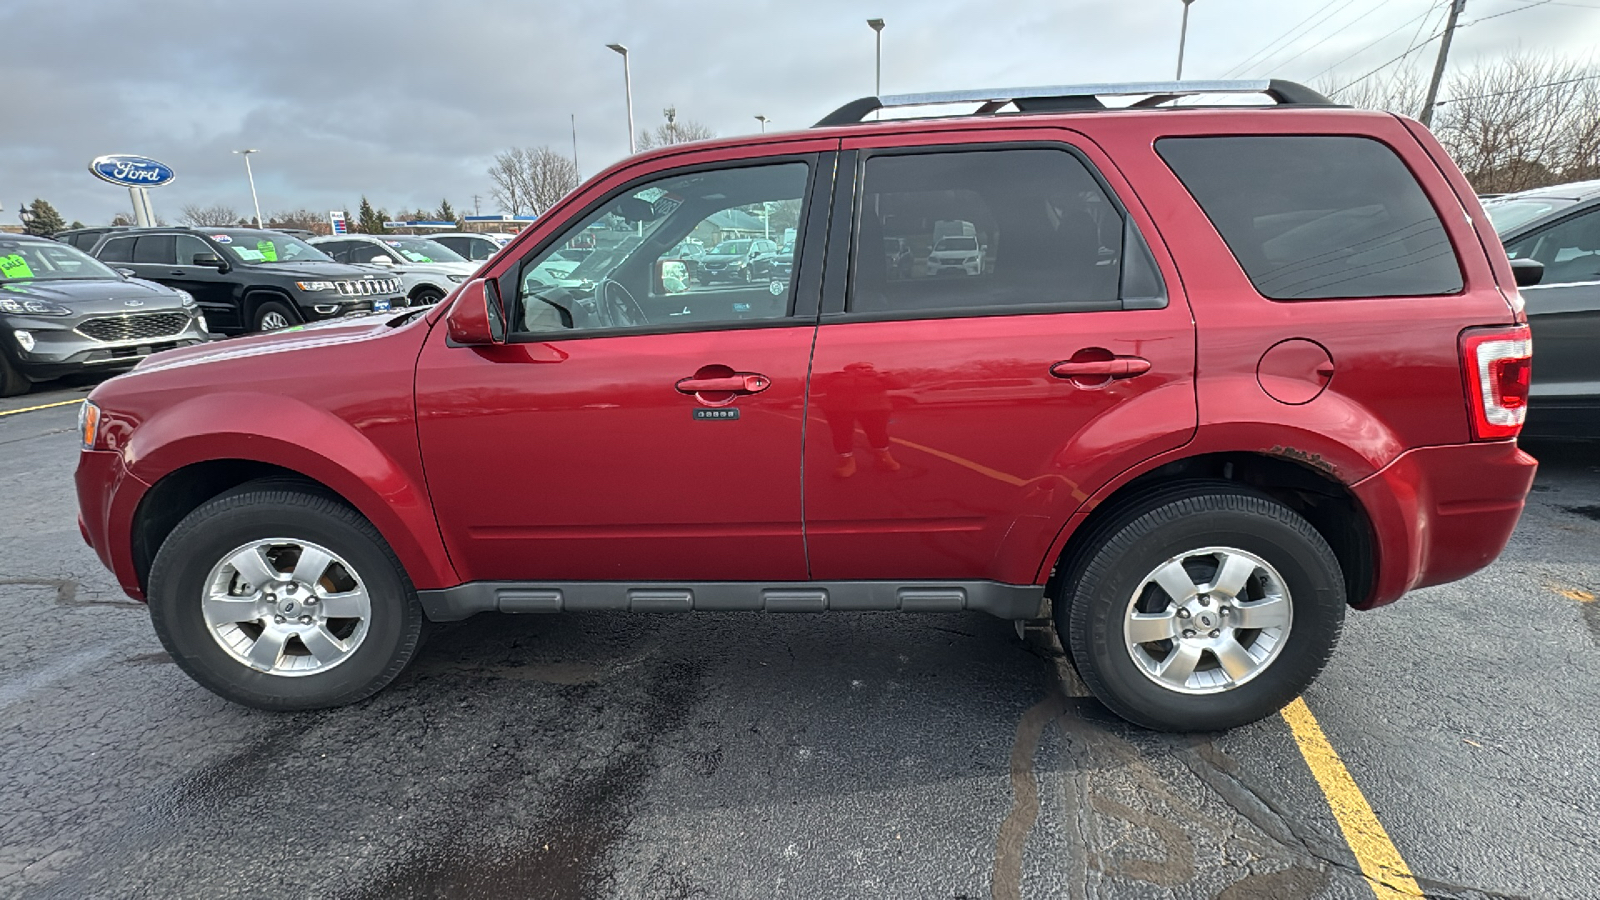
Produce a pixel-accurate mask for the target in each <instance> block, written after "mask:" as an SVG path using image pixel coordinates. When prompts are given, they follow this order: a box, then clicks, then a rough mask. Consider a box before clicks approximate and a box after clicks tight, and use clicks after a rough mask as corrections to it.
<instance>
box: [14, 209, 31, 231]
mask: <svg viewBox="0 0 1600 900" xmlns="http://www.w3.org/2000/svg"><path fill="white" fill-rule="evenodd" d="M18 206H19V207H20V211H19V212H18V213H17V218H19V219H21V220H22V231H23V233H24V234H32V233H33V229H32V225H33V210H31V209H29V208H28V204H26V203H21V204H18Z"/></svg>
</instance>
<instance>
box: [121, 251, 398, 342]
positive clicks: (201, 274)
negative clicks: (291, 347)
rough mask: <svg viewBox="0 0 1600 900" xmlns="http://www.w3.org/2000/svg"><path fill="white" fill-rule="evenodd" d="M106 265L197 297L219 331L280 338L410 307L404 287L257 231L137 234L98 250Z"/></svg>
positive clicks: (385, 275) (374, 272) (389, 277)
mask: <svg viewBox="0 0 1600 900" xmlns="http://www.w3.org/2000/svg"><path fill="white" fill-rule="evenodd" d="M94 255H95V257H96V258H98V259H99V260H100V261H101V262H104V263H109V264H110V265H113V266H117V267H120V268H125V269H127V270H128V271H129V272H131V273H132V274H133V275H136V276H138V277H140V278H145V279H148V280H150V281H155V282H159V283H161V284H164V285H167V286H168V287H175V288H180V289H182V290H185V291H188V292H189V293H190V294H192V295H194V298H195V300H196V301H198V302H199V304H200V308H201V309H203V310H205V313H206V321H207V322H208V323H210V325H211V327H212V329H213V330H215V331H220V332H225V333H230V334H233V333H239V332H245V331H276V330H278V329H280V328H288V327H289V326H291V325H298V324H301V323H304V322H315V321H317V320H319V319H332V318H337V317H339V316H348V315H356V314H359V313H369V312H373V311H379V312H382V311H384V310H387V309H389V308H390V307H391V306H404V305H405V296H404V295H403V294H401V292H400V279H399V278H397V277H395V276H393V275H390V274H388V273H385V272H381V271H379V270H377V269H375V268H372V267H369V266H351V265H344V264H342V263H336V262H334V261H333V260H332V259H329V258H328V256H327V254H325V253H323V252H322V251H321V250H318V249H317V248H315V247H313V246H311V245H310V244H307V243H306V242H305V241H302V240H300V239H299V238H295V237H290V236H288V235H286V234H282V233H280V232H276V231H260V230H257V229H254V228H206V229H200V228H129V229H125V230H122V231H116V232H111V233H109V234H107V235H105V236H104V237H102V238H101V239H100V241H99V243H97V244H96V245H95V247H94Z"/></svg>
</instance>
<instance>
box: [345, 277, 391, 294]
mask: <svg viewBox="0 0 1600 900" xmlns="http://www.w3.org/2000/svg"><path fill="white" fill-rule="evenodd" d="M334 286H335V287H337V288H338V290H339V293H341V294H343V295H345V296H347V297H368V296H371V295H373V294H398V293H400V279H398V278H365V279H362V280H361V281H335V282H334Z"/></svg>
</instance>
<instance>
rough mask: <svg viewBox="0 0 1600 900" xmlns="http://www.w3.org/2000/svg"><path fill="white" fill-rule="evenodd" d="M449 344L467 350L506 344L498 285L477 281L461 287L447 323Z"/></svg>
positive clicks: (503, 316) (504, 323)
mask: <svg viewBox="0 0 1600 900" xmlns="http://www.w3.org/2000/svg"><path fill="white" fill-rule="evenodd" d="M445 322H446V324H447V325H448V326H449V328H450V340H452V341H454V342H455V343H457V344H460V345H462V346H466V347H488V346H493V345H495V344H504V343H505V342H506V320H505V311H504V308H503V307H501V305H500V288H499V285H498V284H497V283H496V282H495V281H493V280H490V279H483V278H474V279H473V280H471V281H469V282H467V283H466V284H464V285H462V286H461V290H460V291H458V292H457V293H456V299H455V301H454V302H453V303H451V304H450V312H449V314H448V317H447V318H446V319H445Z"/></svg>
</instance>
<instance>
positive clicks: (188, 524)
mask: <svg viewBox="0 0 1600 900" xmlns="http://www.w3.org/2000/svg"><path fill="white" fill-rule="evenodd" d="M271 493H273V494H277V495H279V497H280V498H281V497H285V496H287V497H289V498H292V499H289V500H288V501H287V502H285V500H284V499H278V500H277V501H276V502H273V500H269V499H267V498H266V497H264V496H263V495H261V494H256V495H234V496H232V497H226V498H221V499H220V500H218V501H213V502H212V503H210V504H207V505H206V506H204V507H201V509H199V510H197V511H196V512H195V513H192V514H191V515H190V516H189V517H188V518H187V519H185V520H184V521H183V523H181V524H180V525H179V526H178V528H177V529H175V530H174V531H173V533H172V535H171V536H170V537H168V539H167V541H166V542H165V543H164V544H163V545H162V547H161V551H160V553H159V554H158V555H157V557H156V561H155V564H154V565H153V566H152V568H151V574H150V592H149V606H150V615H151V619H152V623H153V624H154V626H155V629H156V633H157V635H158V636H159V637H160V638H161V642H162V644H163V645H164V646H165V647H166V649H167V652H168V653H169V654H170V655H171V656H172V658H173V661H174V662H176V663H177V664H178V665H179V666H181V667H182V668H183V669H184V671H186V672H188V673H189V674H190V675H191V676H192V677H193V678H194V679H195V680H196V681H198V682H200V683H201V684H202V685H203V686H205V687H206V688H208V689H210V690H211V691H213V692H215V693H217V694H219V695H221V696H223V697H225V698H227V699H229V700H233V701H235V702H238V703H243V704H245V705H247V706H254V707H257V708H262V709H315V708H320V707H326V706H336V705H340V704H343V703H349V702H353V701H355V700H358V699H361V698H362V697H365V696H367V695H369V694H371V693H374V692H375V691H377V690H378V689H379V688H381V687H383V685H385V684H387V683H388V682H389V681H390V680H392V679H393V677H394V676H395V675H396V674H398V673H399V670H400V668H403V666H404V664H405V662H406V661H407V660H409V658H410V655H411V653H412V652H413V651H414V650H415V646H416V643H417V639H418V632H419V631H420V627H421V619H422V614H421V607H420V604H419V603H418V601H417V599H416V596H415V592H414V591H413V589H412V587H411V584H410V582H409V580H408V579H407V578H405V576H404V573H403V572H402V571H401V570H400V569H399V566H398V563H397V562H396V561H395V560H394V558H393V554H392V552H390V551H389V549H388V548H387V547H386V546H385V545H383V544H382V543H381V542H380V540H381V539H375V538H374V537H373V536H372V535H369V534H367V533H365V530H364V529H362V528H360V527H357V526H356V525H355V524H353V523H352V522H351V521H349V520H348V518H347V517H345V516H338V515H332V514H330V510H334V509H342V508H341V507H339V506H338V505H337V504H335V503H334V502H333V501H331V500H327V499H325V498H319V497H307V496H305V495H296V494H290V493H289V492H271ZM247 498H248V499H247ZM241 501H242V502H241ZM267 538H293V539H297V540H305V541H309V542H311V543H315V544H320V545H322V546H323V547H326V548H328V549H329V550H332V551H333V552H334V553H336V554H338V555H339V556H340V557H342V558H343V559H345V560H346V561H347V562H348V563H349V564H350V565H352V566H354V567H355V569H356V572H357V574H358V575H359V576H360V578H361V581H362V583H363V584H364V585H365V587H366V589H367V595H368V598H369V600H370V603H371V614H370V617H369V619H368V623H367V633H366V636H365V637H364V638H363V639H362V642H361V645H360V646H359V647H357V648H356V650H355V652H354V653H352V654H351V655H350V656H349V657H348V658H347V659H345V660H344V661H343V662H340V663H339V664H338V665H336V666H334V667H333V668H331V669H329V670H327V671H326V672H321V673H317V674H314V675H303V676H297V677H289V676H283V675H271V674H268V673H265V672H259V671H257V670H255V669H252V668H250V667H249V666H247V665H245V664H244V663H242V662H240V661H238V660H236V659H234V658H233V657H232V656H231V655H229V654H228V653H227V652H226V651H225V650H223V648H222V646H221V645H220V644H218V643H217V641H216V639H215V638H213V637H212V634H211V629H210V626H208V625H207V624H206V621H205V616H204V613H203V611H202V609H201V600H202V598H203V597H204V596H205V587H206V579H207V576H208V575H209V574H210V572H211V569H212V568H213V567H214V566H215V565H216V564H217V563H218V562H220V561H221V560H222V559H223V558H224V557H225V556H226V555H227V554H229V553H230V552H232V551H233V550H235V549H237V548H238V547H240V546H243V545H245V544H249V543H251V542H252V541H256V540H263V539H267Z"/></svg>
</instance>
